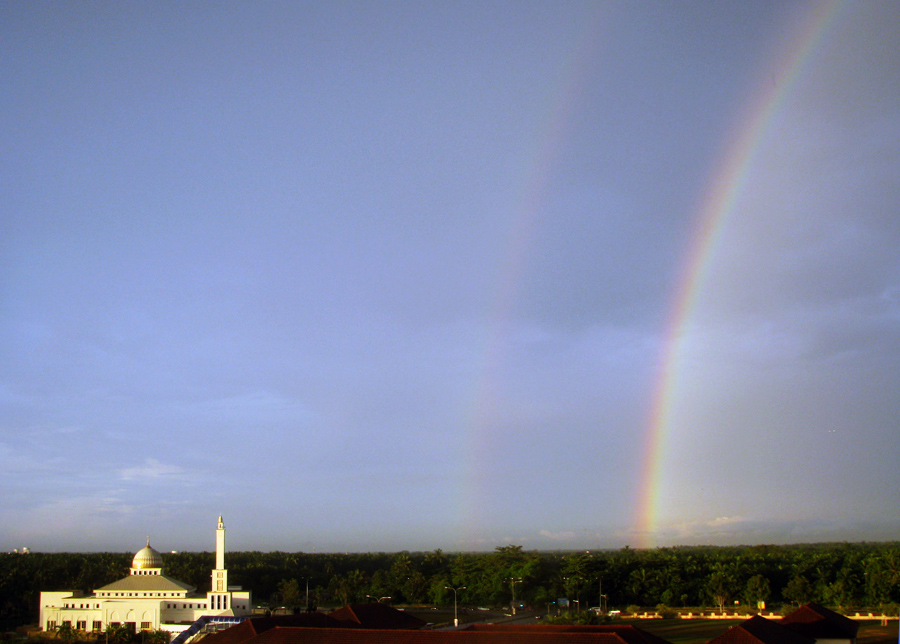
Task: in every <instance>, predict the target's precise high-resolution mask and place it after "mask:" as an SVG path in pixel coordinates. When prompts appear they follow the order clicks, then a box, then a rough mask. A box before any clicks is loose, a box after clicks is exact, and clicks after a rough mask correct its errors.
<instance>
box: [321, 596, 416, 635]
mask: <svg viewBox="0 0 900 644" xmlns="http://www.w3.org/2000/svg"><path fill="white" fill-rule="evenodd" d="M328 614H329V615H330V616H331V617H333V618H335V619H340V620H347V621H351V622H355V623H357V624H359V625H360V626H362V627H363V628H378V629H384V628H395V629H404V630H405V629H416V628H422V627H423V626H425V622H424V621H422V620H421V619H419V618H418V617H413V616H412V615H410V614H408V613H405V612H403V611H401V610H397V609H396V608H393V607H391V606H389V605H387V604H381V603H371V604H351V605H348V606H344V607H343V608H338V609H337V610H333V611H331V612H330V613H328Z"/></svg>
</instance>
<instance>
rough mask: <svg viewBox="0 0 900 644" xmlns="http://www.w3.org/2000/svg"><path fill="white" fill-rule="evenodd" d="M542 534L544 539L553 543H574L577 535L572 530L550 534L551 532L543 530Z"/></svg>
mask: <svg viewBox="0 0 900 644" xmlns="http://www.w3.org/2000/svg"><path fill="white" fill-rule="evenodd" d="M540 534H541V536H542V537H545V538H547V539H550V540H552V541H572V540H573V539H574V538H575V533H574V532H572V531H571V530H564V531H562V532H550V531H549V530H541V532H540Z"/></svg>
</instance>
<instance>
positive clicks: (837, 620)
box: [708, 604, 859, 644]
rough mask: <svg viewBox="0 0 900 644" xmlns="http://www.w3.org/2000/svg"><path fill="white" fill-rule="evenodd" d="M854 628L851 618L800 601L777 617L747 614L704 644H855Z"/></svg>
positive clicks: (855, 627) (856, 628)
mask: <svg viewBox="0 0 900 644" xmlns="http://www.w3.org/2000/svg"><path fill="white" fill-rule="evenodd" d="M858 628H859V626H858V625H857V624H856V622H854V621H853V620H852V619H850V618H848V617H844V616H843V615H840V614H839V613H835V612H834V611H832V610H829V609H827V608H825V607H824V606H819V605H818V604H804V605H803V606H801V607H800V608H798V609H797V610H795V611H794V612H793V613H791V614H789V615H785V616H784V617H782V618H781V619H780V620H778V621H774V620H768V619H766V618H764V617H760V616H759V615H757V616H755V617H751V618H750V619H748V620H746V621H744V622H741V623H740V624H737V625H736V626H732V627H731V628H729V629H728V630H727V631H725V632H724V633H722V634H721V635H719V636H718V637H715V638H713V639H711V640H710V641H709V643H708V644H856V632H857V630H858Z"/></svg>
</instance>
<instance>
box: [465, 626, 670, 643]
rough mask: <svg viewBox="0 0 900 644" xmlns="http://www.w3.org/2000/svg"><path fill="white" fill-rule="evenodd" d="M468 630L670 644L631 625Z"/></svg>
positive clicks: (508, 627) (469, 628)
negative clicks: (609, 637) (608, 636)
mask: <svg viewBox="0 0 900 644" xmlns="http://www.w3.org/2000/svg"><path fill="white" fill-rule="evenodd" d="M466 630H475V631H519V632H529V631H531V630H535V631H540V632H547V633H606V634H613V635H617V636H618V637H619V638H620V639H621V640H622V641H623V642H625V643H626V644H669V641H668V640H665V639H663V638H661V637H659V636H658V635H653V634H652V633H648V632H647V631H644V630H641V629H640V628H637V627H636V626H633V625H631V624H615V625H613V624H604V625H597V626H590V625H586V624H529V625H524V624H472V625H471V626H468V627H466Z"/></svg>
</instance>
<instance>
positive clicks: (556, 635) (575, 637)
mask: <svg viewBox="0 0 900 644" xmlns="http://www.w3.org/2000/svg"><path fill="white" fill-rule="evenodd" d="M380 606H381V607H380V608H379V604H356V605H352V606H345V607H344V608H341V609H338V610H336V611H334V612H332V613H328V614H324V613H304V614H299V615H277V616H272V617H254V618H251V619H248V620H246V621H244V622H242V623H241V624H238V625H236V626H232V627H231V628H229V629H227V630H225V631H222V632H220V633H217V634H215V635H210V636H208V637H207V639H206V640H205V642H204V644H668V641H667V640H664V639H662V638H660V637H657V636H655V635H651V634H650V633H647V632H645V631H642V630H641V629H639V628H636V627H634V626H631V625H621V626H565V625H543V624H540V625H531V626H523V625H514V624H509V625H472V626H469V627H468V628H464V629H459V630H447V631H431V630H417V628H416V627H415V626H413V624H414V623H418V625H419V626H421V625H422V622H421V620H418V619H416V618H414V617H412V616H410V615H407V614H406V613H404V612H403V611H398V610H396V609H394V608H391V607H390V606H388V605H386V604H380ZM390 621H401V622H402V623H404V624H405V625H406V626H402V627H400V628H371V627H364V626H361V625H360V624H361V623H362V624H366V623H372V624H374V623H382V624H384V623H388V622H390ZM315 622H320V623H321V625H320V624H316V623H315ZM782 630H783V629H782ZM795 637H799V636H796V635H795ZM210 638H211V639H210ZM801 639H802V641H797V642H791V643H790V644H812V643H811V642H809V641H807V640H806V639H805V638H801Z"/></svg>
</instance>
